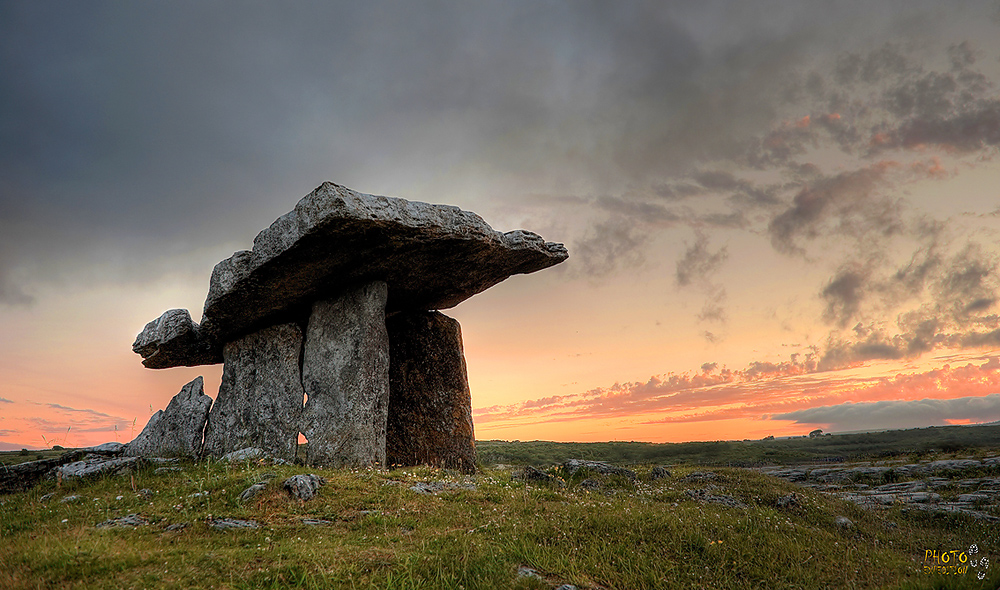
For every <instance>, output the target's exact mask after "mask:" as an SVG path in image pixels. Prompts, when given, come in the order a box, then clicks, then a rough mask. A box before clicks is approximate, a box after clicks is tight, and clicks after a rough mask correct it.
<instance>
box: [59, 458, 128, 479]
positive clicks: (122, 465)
mask: <svg viewBox="0 0 1000 590" xmlns="http://www.w3.org/2000/svg"><path fill="white" fill-rule="evenodd" d="M141 460H142V459H141V458H140V457H119V458H117V459H108V458H106V457H102V456H100V455H87V456H86V457H84V458H83V460H82V461H76V462H75V463H69V464H67V465H63V466H61V467H57V468H56V474H57V477H62V478H63V479H73V478H83V477H93V476H97V475H103V474H105V473H122V472H126V471H129V470H131V469H132V468H133V467H135V466H137V465H138V464H139V462H140V461H141Z"/></svg>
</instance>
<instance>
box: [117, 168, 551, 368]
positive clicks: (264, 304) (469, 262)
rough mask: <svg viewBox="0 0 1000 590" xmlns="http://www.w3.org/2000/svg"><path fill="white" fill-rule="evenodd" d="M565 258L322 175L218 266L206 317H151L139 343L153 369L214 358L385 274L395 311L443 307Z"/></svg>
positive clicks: (539, 243) (175, 313) (540, 245)
mask: <svg viewBox="0 0 1000 590" xmlns="http://www.w3.org/2000/svg"><path fill="white" fill-rule="evenodd" d="M567 257H568V254H567V253H566V248H565V247H564V246H563V245H562V244H555V243H552V242H546V241H544V240H543V239H542V238H541V237H540V236H538V235H536V234H534V233H531V232H527V231H523V230H516V231H511V232H506V233H500V232H497V231H495V230H493V228H491V227H490V226H489V225H488V224H487V223H486V222H485V221H483V219H482V218H481V217H479V216H478V215H476V214H475V213H471V212H468V211H462V210H461V209H459V208H457V207H450V206H446V205H430V204H427V203H419V202H411V201H406V200H403V199H398V198H394V197H381V196H375V195H366V194H362V193H358V192H355V191H353V190H351V189H348V188H345V187H341V186H338V185H336V184H333V183H330V182H325V183H323V184H322V185H321V186H319V187H318V188H317V189H316V190H315V191H313V192H312V193H310V194H309V195H306V196H305V197H304V198H303V199H302V200H300V201H299V202H298V204H296V205H295V209H293V210H292V211H290V212H289V213H286V214H285V215H283V216H281V217H280V218H278V219H277V220H275V222H274V223H272V224H271V226H270V227H268V228H267V229H265V230H264V231H262V232H260V234H258V235H257V237H256V238H255V239H254V245H253V250H252V251H246V250H244V251H241V252H237V253H235V254H233V256H232V257H230V258H229V259H227V260H223V261H222V262H220V263H219V264H217V265H216V267H215V269H214V270H213V271H212V280H211V283H210V286H209V292H208V297H207V299H206V300H205V309H204V315H203V321H202V324H201V326H198V325H197V324H194V323H193V322H191V321H190V316H189V314H187V320H186V321H185V315H184V314H186V311H185V310H171V312H170V313H171V315H170V316H168V317H167V318H163V317H161V318H160V319H159V320H155V321H154V322H150V324H152V326H150V325H147V327H146V329H144V330H143V332H142V333H141V334H140V335H139V337H138V338H137V339H136V344H134V345H133V350H135V351H136V352H137V353H138V354H141V355H142V356H143V358H145V359H147V360H146V361H145V364H146V365H147V366H150V367H153V368H164V367H167V366H181V365H195V364H211V363H218V362H219V355H218V350H219V349H220V348H221V346H220V345H219V343H221V342H227V341H229V340H232V339H234V338H238V337H240V336H242V335H243V334H247V333H249V332H252V331H253V330H254V329H256V328H258V327H260V326H263V325H268V324H271V323H275V322H276V321H278V318H284V317H289V316H292V315H295V314H296V313H299V312H301V311H303V310H304V309H306V308H307V307H308V306H309V305H310V304H311V303H312V302H313V301H317V300H321V299H328V298H330V297H333V296H335V295H336V294H337V293H338V292H340V291H343V290H345V289H347V288H350V287H351V285H356V284H362V283H367V282H370V281H373V280H381V281H385V282H386V283H388V284H389V286H390V289H391V292H392V293H391V296H390V299H389V310H390V311H399V310H409V311H422V310H427V309H447V308H449V307H454V306H455V305H458V304H459V303H460V302H462V301H464V300H465V299H468V298H469V297H471V296H473V295H475V294H476V293H479V292H481V291H484V290H486V289H488V288H489V287H492V286H493V285H495V284H497V283H499V282H501V281H503V280H505V279H506V278H508V277H509V276H511V275H514V274H523V273H530V272H535V271H538V270H541V269H543V268H547V267H549V266H552V265H555V264H558V263H560V262H562V261H563V260H565V259H566V258H567ZM181 312H183V314H182V313H181Z"/></svg>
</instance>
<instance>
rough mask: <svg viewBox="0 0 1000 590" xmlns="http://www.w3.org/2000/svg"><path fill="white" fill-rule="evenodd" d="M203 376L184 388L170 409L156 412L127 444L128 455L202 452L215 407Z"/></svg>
mask: <svg viewBox="0 0 1000 590" xmlns="http://www.w3.org/2000/svg"><path fill="white" fill-rule="evenodd" d="M204 385H205V382H204V379H202V378H201V377H200V376H199V377H196V378H195V379H194V380H192V381H191V382H190V383H188V384H187V385H185V386H184V387H183V388H181V390H180V393H178V394H177V395H175V396H174V397H173V399H171V400H170V403H169V404H167V409H166V410H160V411H158V412H156V413H155V414H153V416H152V417H151V418H150V419H149V422H148V423H147V424H146V427H145V428H143V429H142V432H140V433H139V436H137V437H135V440H133V441H132V442H130V443H128V444H127V445H125V446H124V448H123V450H122V454H124V455H125V456H127V457H191V458H196V457H197V456H198V455H199V453H200V452H201V441H202V436H203V433H204V430H205V422H206V421H207V420H208V412H209V410H210V409H211V408H212V398H210V397H208V396H207V395H205V387H204Z"/></svg>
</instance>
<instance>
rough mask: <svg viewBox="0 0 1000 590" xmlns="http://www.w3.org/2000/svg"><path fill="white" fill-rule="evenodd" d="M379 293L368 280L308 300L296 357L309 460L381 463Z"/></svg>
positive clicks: (383, 404) (384, 387)
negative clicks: (309, 310)
mask: <svg viewBox="0 0 1000 590" xmlns="http://www.w3.org/2000/svg"><path fill="white" fill-rule="evenodd" d="M387 296H388V289H387V287H386V284H385V283H384V282H381V281H376V282H372V283H368V284H366V285H364V286H362V287H360V288H356V289H353V290H350V291H347V292H346V293H344V294H343V295H341V296H340V297H338V298H336V299H332V300H328V301H320V302H317V303H315V304H313V307H312V314H311V315H310V316H309V325H308V327H307V328H306V344H305V350H304V351H303V355H302V386H303V388H304V389H305V392H306V395H307V396H308V398H307V401H306V405H305V408H304V409H303V411H302V434H304V435H305V437H306V439H307V440H308V441H309V446H308V450H307V451H306V461H307V462H308V463H309V464H311V465H312V464H325V465H336V466H340V465H373V464H376V465H385V425H386V412H387V409H388V401H389V379H388V374H389V341H388V336H387V334H386V328H385V303H386V298H387Z"/></svg>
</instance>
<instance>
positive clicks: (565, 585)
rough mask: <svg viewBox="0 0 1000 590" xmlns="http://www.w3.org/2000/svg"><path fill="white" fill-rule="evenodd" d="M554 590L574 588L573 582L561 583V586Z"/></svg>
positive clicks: (570, 589) (574, 589)
mask: <svg viewBox="0 0 1000 590" xmlns="http://www.w3.org/2000/svg"><path fill="white" fill-rule="evenodd" d="M556 590H576V586H574V585H573V584H563V585H562V586H559V587H558V588H556Z"/></svg>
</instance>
